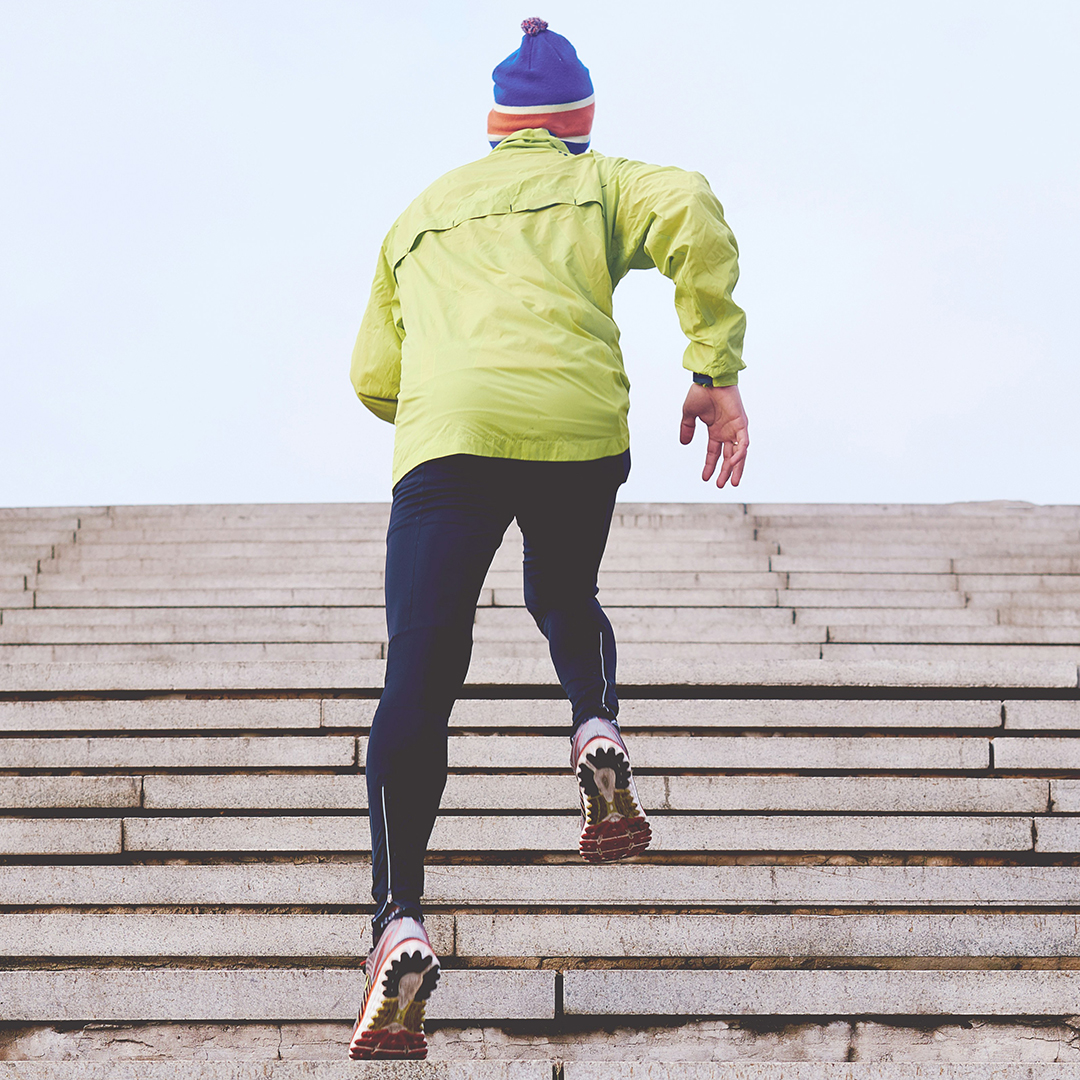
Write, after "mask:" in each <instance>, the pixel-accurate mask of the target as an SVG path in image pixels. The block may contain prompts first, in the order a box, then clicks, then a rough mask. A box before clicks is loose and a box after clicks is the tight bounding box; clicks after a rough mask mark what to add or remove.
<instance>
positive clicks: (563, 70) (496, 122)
mask: <svg viewBox="0 0 1080 1080" xmlns="http://www.w3.org/2000/svg"><path fill="white" fill-rule="evenodd" d="M521 29H522V30H524V31H525V36H524V37H523V38H522V39H521V47H520V48H519V49H518V50H517V51H516V52H512V53H511V54H510V55H509V56H508V57H507V58H506V59H505V60H504V61H503V62H502V63H501V64H500V65H499V66H498V67H497V68H496V69H495V70H494V71H493V72H492V73H491V77H492V78H493V79H494V80H495V108H494V109H492V110H491V112H490V113H489V114H488V138H489V139H490V140H491V145H492V146H497V145H498V144H499V143H500V142H501V141H502V140H503V139H505V138H506V136H507V135H511V134H513V132H515V131H520V130H521V129H522V128H546V129H547V130H548V131H550V132H551V134H552V135H554V136H555V138H557V139H562V141H563V142H564V143H566V146H567V149H568V150H569V151H570V152H571V153H572V154H581V153H583V152H584V151H586V150H587V149H588V148H589V137H590V134H591V132H592V121H593V111H594V110H595V108H596V106H595V105H594V103H593V102H594V96H593V85H592V79H590V78H589V69H588V68H587V67H586V66H585V65H584V64H583V63H582V62H581V61H580V60H579V59H578V57H577V53H576V52H575V51H574V46H573V45H571V44H570V42H569V41H567V40H566V38H564V37H563V36H562V35H561V34H556V33H555V32H554V31H553V30H549V29H548V24H547V23H546V22H544V20H543V19H526V20H525V21H524V22H523V23H522V24H521Z"/></svg>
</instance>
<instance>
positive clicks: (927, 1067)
mask: <svg viewBox="0 0 1080 1080" xmlns="http://www.w3.org/2000/svg"><path fill="white" fill-rule="evenodd" d="M888 1030H889V1032H890V1034H893V1033H895V1034H896V1035H898V1036H899V1038H898V1039H897V1040H896V1041H897V1042H898V1043H900V1044H901V1045H904V1044H907V1045H912V1044H915V1043H916V1040H917V1039H919V1036H918V1035H917V1034H916V1032H915V1031H912V1030H910V1029H907V1030H904V1029H900V1030H897V1029H895V1028H893V1027H890V1028H889V1029H888ZM1001 1035H1002V1040H1001V1041H1002V1042H1003V1043H1004V1047H1005V1051H1006V1052H1008V1049H1009V1048H1011V1046H1012V1044H1013V1040H1012V1039H1010V1037H1009V1033H1007V1032H1002V1033H1001ZM1019 1037H1020V1038H1024V1037H1031V1036H1026V1033H1025V1036H1019ZM920 1041H921V1040H920ZM961 1052H962V1051H961ZM277 1064H280V1063H277ZM200 1067H201V1066H200ZM154 1075H155V1074H149V1075H148V1080H150V1078H151V1077H153V1076H154ZM244 1075H245V1074H242V1073H238V1074H237V1080H242V1078H244ZM275 1075H276V1074H275ZM42 1080H46V1078H42ZM48 1080H51V1078H48ZM95 1080H96V1077H95ZM123 1080H128V1078H127V1077H124V1078H123ZM132 1080H133V1078H132ZM163 1080H164V1078H163ZM168 1080H173V1078H172V1077H169V1078H168ZM200 1080H202V1078H201V1074H200ZM207 1080H211V1078H210V1077H207ZM213 1080H216V1077H215V1078H213ZM260 1080H261V1078H260ZM403 1080H404V1077H403ZM562 1080H1080V1062H1068V1063H1061V1062H1056V1063H1050V1062H1026V1061H1000V1060H995V1061H993V1062H992V1063H991V1062H975V1061H963V1062H951V1063H950V1062H945V1061H941V1060H939V1059H938V1058H937V1056H936V1055H933V1056H931V1057H930V1060H928V1061H926V1062H915V1061H910V1062H907V1061H888V1060H882V1061H860V1062H838V1061H834V1062H827V1061H821V1060H814V1061H779V1062H758V1061H753V1062H751V1061H588V1060H580V1061H579V1060H568V1061H566V1062H565V1063H564V1064H563V1075H562Z"/></svg>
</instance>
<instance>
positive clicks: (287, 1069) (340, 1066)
mask: <svg viewBox="0 0 1080 1080" xmlns="http://www.w3.org/2000/svg"><path fill="white" fill-rule="evenodd" d="M342 1045H343V1047H344V1048H345V1050H347V1049H348V1037H346V1039H345V1041H344V1043H343V1044H342ZM340 1053H342V1052H341V1051H339V1054H340ZM390 1077H394V1078H395V1080H551V1064H550V1063H549V1062H547V1061H506V1062H501V1061H477V1062H472V1061H470V1062H454V1061H349V1060H348V1057H347V1056H345V1060H344V1061H342V1060H338V1061H334V1062H331V1061H273V1060H271V1061H261V1060H258V1059H256V1060H255V1061H253V1062H251V1063H249V1064H244V1063H241V1062H239V1061H235V1060H228V1061H182V1062H181V1061H153V1062H151V1061H139V1062H138V1063H137V1064H136V1063H135V1062H134V1061H123V1060H121V1061H110V1060H104V1061H78V1062H63V1063H60V1062H32V1061H20V1062H0V1080H376V1078H377V1080H389V1078H390Z"/></svg>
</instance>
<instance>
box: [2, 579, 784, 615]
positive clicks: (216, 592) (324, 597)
mask: <svg viewBox="0 0 1080 1080" xmlns="http://www.w3.org/2000/svg"><path fill="white" fill-rule="evenodd" d="M176 584H177V585H179V584H180V583H179V582H177V583H176ZM27 595H28V596H30V597H31V598H32V604H33V606H34V607H36V608H39V609H49V608H65V609H73V608H76V609H77V608H187V607H193V608H216V607H221V608H232V609H234V610H235V609H237V608H240V609H243V608H249V607H259V608H262V607H277V608H285V607H302V608H312V607H318V608H329V607H376V608H380V609H381V608H382V605H383V597H384V593H383V589H382V586H381V585H380V586H377V587H376V586H373V587H371V588H362V589H352V588H347V589H293V588H282V589H278V588H271V589H264V588H245V589H200V588H170V589H128V588H116V589H114V588H101V589H99V588H96V587H92V588H82V587H78V588H70V589H69V588H63V587H59V588H52V587H50V588H47V589H37V590H36V591H35V592H32V593H27ZM772 595H773V597H774V598H775V595H776V594H775V592H773V593H772ZM3 596H4V594H2V593H0V607H3V606H4V602H3ZM492 599H493V598H492V591H491V590H490V589H484V590H482V591H481V593H480V601H479V602H480V604H482V605H489V604H491V603H492ZM26 606H29V605H26Z"/></svg>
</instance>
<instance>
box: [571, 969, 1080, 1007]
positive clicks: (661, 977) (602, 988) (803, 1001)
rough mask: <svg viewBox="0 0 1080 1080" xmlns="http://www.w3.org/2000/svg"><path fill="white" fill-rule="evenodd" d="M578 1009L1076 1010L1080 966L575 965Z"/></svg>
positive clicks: (573, 975)
mask: <svg viewBox="0 0 1080 1080" xmlns="http://www.w3.org/2000/svg"><path fill="white" fill-rule="evenodd" d="M563 1007H564V1009H565V1010H566V1014H567V1015H568V1016H596V1015H622V1016H749V1015H756V1016H805V1015H812V1016H850V1015H853V1014H854V1015H861V1016H872V1015H877V1016H889V1015H905V1016H927V1015H942V1014H944V1015H951V1016H1068V1015H1074V1014H1075V1013H1076V1011H1077V1008H1078V1007H1080V971H1030V970H1028V971H1025V970H1021V971H1002V970H990V971H985V970H984V971H962V970H960V971H956V970H952V971H950V970H944V971H943V970H915V971H866V970H847V971H843V970H841V971H828V970H809V971H805V970H778V971H738V970H736V971H586V970H580V971H578V970H575V971H567V972H566V974H565V975H564V976H563Z"/></svg>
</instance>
